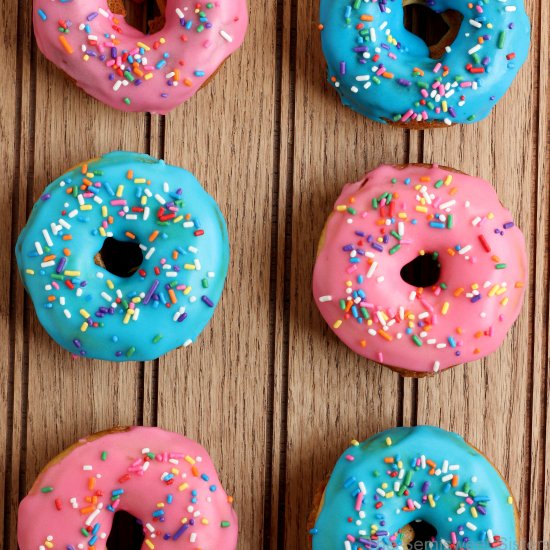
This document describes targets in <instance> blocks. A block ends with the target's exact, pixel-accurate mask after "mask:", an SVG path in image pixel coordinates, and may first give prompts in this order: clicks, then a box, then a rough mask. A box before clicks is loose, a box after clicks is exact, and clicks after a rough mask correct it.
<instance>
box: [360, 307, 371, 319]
mask: <svg viewBox="0 0 550 550" xmlns="http://www.w3.org/2000/svg"><path fill="white" fill-rule="evenodd" d="M361 314H362V315H363V317H364V318H365V319H370V313H369V310H368V309H367V308H366V307H361Z"/></svg>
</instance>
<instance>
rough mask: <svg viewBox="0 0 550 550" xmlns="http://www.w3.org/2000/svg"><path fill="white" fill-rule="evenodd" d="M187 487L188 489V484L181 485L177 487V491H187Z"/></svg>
mask: <svg viewBox="0 0 550 550" xmlns="http://www.w3.org/2000/svg"><path fill="white" fill-rule="evenodd" d="M187 487H189V483H182V484H181V485H180V486H179V487H178V491H185V489H187Z"/></svg>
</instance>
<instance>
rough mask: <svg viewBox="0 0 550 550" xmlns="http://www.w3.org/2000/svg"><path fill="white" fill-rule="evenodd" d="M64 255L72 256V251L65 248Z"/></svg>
mask: <svg viewBox="0 0 550 550" xmlns="http://www.w3.org/2000/svg"><path fill="white" fill-rule="evenodd" d="M63 254H65V256H70V255H71V250H70V249H69V248H64V249H63Z"/></svg>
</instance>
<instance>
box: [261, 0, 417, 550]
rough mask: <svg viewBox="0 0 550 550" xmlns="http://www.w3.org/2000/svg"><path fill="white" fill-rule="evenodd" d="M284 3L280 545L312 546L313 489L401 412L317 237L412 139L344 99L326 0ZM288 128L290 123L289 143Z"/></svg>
mask: <svg viewBox="0 0 550 550" xmlns="http://www.w3.org/2000/svg"><path fill="white" fill-rule="evenodd" d="M285 8H286V9H285V19H284V22H283V28H284V29H285V30H287V36H286V37H285V40H286V41H288V45H287V46H286V47H287V48H288V49H289V51H290V55H291V61H290V65H287V64H286V63H285V64H284V65H283V67H284V71H283V74H285V71H289V72H290V76H284V77H283V82H285V83H286V85H287V86H288V88H287V89H286V90H285V89H283V93H282V95H281V97H282V98H283V105H284V104H285V96H286V95H288V96H290V97H291V96H292V90H293V87H294V86H295V108H294V109H292V110H291V112H292V114H293V120H291V121H290V123H289V126H290V132H293V134H294V136H295V143H294V147H293V151H292V156H291V159H290V163H291V166H292V167H293V169H292V172H291V173H290V174H289V177H288V181H287V182H286V185H287V186H289V187H290V191H289V193H290V201H289V203H288V204H287V205H286V207H287V209H288V210H289V216H290V217H289V219H288V221H287V222H286V224H287V225H288V226H289V227H287V232H288V237H287V241H286V242H284V247H285V248H286V249H290V250H291V257H290V262H289V263H286V264H284V265H281V267H280V269H282V270H289V269H290V270H291V273H290V281H289V284H290V288H289V289H287V291H286V299H285V303H284V306H285V308H288V312H289V313H288V322H289V323H290V327H289V342H288V344H286V348H285V354H286V361H287V363H286V368H287V369H288V390H287V392H286V395H285V396H284V397H283V398H282V399H281V401H282V403H283V407H284V406H285V405H286V403H288V404H287V405H286V406H287V409H286V410H285V411H283V412H284V414H283V418H284V417H285V415H287V422H286V425H284V426H283V432H284V433H285V434H286V446H285V459H286V460H285V462H284V463H283V465H282V473H283V474H284V475H285V479H284V485H283V487H282V490H283V494H281V495H279V499H280V501H281V502H282V503H284V504H281V505H280V507H279V517H278V525H279V538H278V539H277V545H278V547H280V548H281V547H283V548H307V547H309V543H308V533H307V526H306V522H307V517H308V515H309V512H310V510H311V506H312V502H313V495H314V492H315V491H316V490H317V488H318V487H319V485H320V484H321V482H322V481H323V480H324V479H325V477H326V476H327V475H328V474H329V473H330V471H331V469H332V468H333V466H334V463H335V461H336V459H337V458H338V456H339V455H340V454H341V453H342V452H343V450H344V449H345V448H346V446H347V445H348V443H349V441H350V440H351V439H352V438H359V439H363V438H366V437H368V436H370V435H373V434H374V433H376V432H378V431H380V430H382V429H385V428H389V427H392V426H395V425H396V424H399V423H401V422H402V417H403V403H402V399H403V394H402V392H403V384H402V381H401V380H400V378H399V376H398V375H396V374H394V373H392V372H391V371H389V370H388V369H384V368H382V367H380V366H378V365H375V364H373V363H369V362H367V361H366V360H363V359H361V358H358V357H357V356H355V355H354V354H353V353H352V352H350V351H349V350H348V349H347V348H346V347H345V346H344V345H343V344H341V343H339V341H338V340H337V339H336V337H335V336H334V335H333V334H332V332H331V331H330V329H329V328H328V327H327V326H326V324H325V322H324V321H323V320H322V318H321V316H320V314H319V312H318V311H317V308H316V306H315V304H314V303H313V301H312V298H311V273H312V270H313V265H314V260H315V253H316V247H317V241H318V238H319V236H320V234H321V230H322V228H323V225H324V223H325V221H326V218H327V216H328V214H329V213H330V211H331V208H332V204H333V203H334V201H335V200H336V198H337V196H338V195H339V193H340V191H341V189H342V187H343V185H344V184H345V183H347V182H350V181H357V180H358V179H359V178H360V177H361V176H362V175H363V174H364V173H365V172H366V171H367V170H369V169H372V168H375V167H376V166H377V165H378V164H380V163H382V162H394V163H402V162H406V161H407V160H408V154H409V140H408V133H407V132H404V131H402V130H399V129H397V128H391V127H388V126H383V125H380V124H376V123H374V122H371V121H368V120H366V119H364V118H362V117H360V116H358V115H356V114H354V113H353V112H351V111H350V110H348V109H346V108H345V107H343V106H342V105H341V104H340V101H339V99H338V98H337V96H336V94H335V92H334V90H332V89H331V87H329V85H328V83H327V82H326V68H325V63H324V60H323V57H322V52H321V46H320V36H319V31H318V29H317V25H316V23H315V21H312V17H311V14H312V13H317V9H318V0H309V1H304V2H292V3H290V2H289V3H288V4H286V6H285ZM290 100H291V99H289V101H290ZM283 111H285V109H284V108H283ZM283 129H285V125H283ZM288 132H289V130H284V131H283V133H282V136H281V142H282V143H286V142H287V138H288V137H289V136H288V135H287V134H288ZM283 529H284V533H281V532H282V531H283ZM274 536H275V534H274V533H272V537H274ZM272 547H274V545H273V544H272Z"/></svg>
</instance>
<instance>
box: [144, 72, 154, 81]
mask: <svg viewBox="0 0 550 550" xmlns="http://www.w3.org/2000/svg"><path fill="white" fill-rule="evenodd" d="M143 78H145V80H151V78H153V73H147V74H146V75H145V76H144V77H143Z"/></svg>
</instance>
